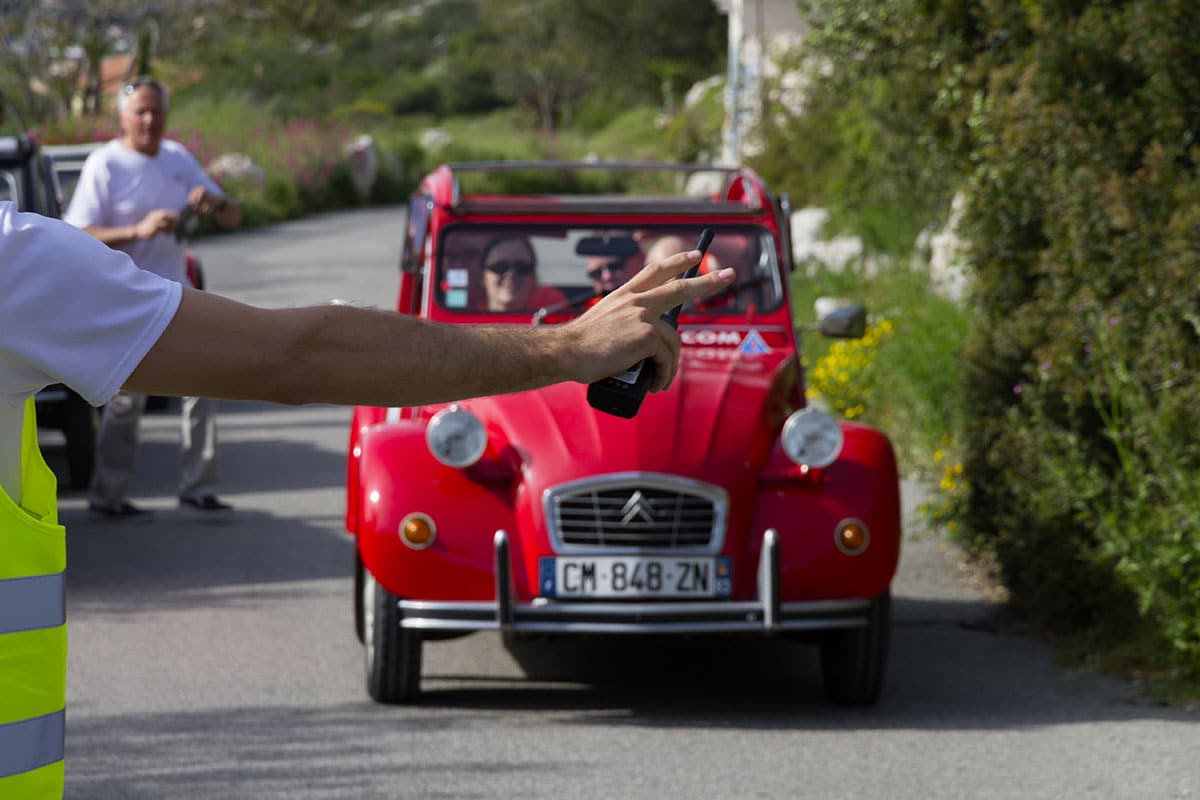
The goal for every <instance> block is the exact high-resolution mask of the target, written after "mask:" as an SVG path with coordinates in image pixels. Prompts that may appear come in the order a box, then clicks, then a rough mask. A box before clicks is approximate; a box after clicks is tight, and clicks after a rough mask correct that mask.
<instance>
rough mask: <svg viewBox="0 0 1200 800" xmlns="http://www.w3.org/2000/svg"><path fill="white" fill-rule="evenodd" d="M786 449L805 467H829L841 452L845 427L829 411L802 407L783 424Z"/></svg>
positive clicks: (792, 457)
mask: <svg viewBox="0 0 1200 800" xmlns="http://www.w3.org/2000/svg"><path fill="white" fill-rule="evenodd" d="M781 439H782V440H783V451H784V452H785V453H787V456H788V458H790V459H791V460H792V461H795V462H796V463H797V464H799V465H800V466H803V467H827V466H829V465H830V464H832V463H833V462H834V461H836V460H837V457H838V455H840V454H841V452H842V427H841V426H840V425H838V423H837V420H836V419H834V418H833V417H832V416H831V415H830V414H829V412H827V411H822V410H821V409H819V408H813V407H812V406H809V407H808V408H802V409H800V410H799V411H797V412H796V413H794V414H792V415H791V416H790V417H788V420H787V422H785V423H784V424H783V434H782V436H781Z"/></svg>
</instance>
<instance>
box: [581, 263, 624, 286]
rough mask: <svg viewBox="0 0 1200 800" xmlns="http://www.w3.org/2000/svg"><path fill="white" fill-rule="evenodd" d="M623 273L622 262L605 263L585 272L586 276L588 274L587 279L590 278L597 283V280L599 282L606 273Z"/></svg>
mask: <svg viewBox="0 0 1200 800" xmlns="http://www.w3.org/2000/svg"><path fill="white" fill-rule="evenodd" d="M624 271H625V264H624V263H623V262H621V261H607V262H605V263H603V264H601V265H600V266H598V267H596V268H594V269H589V270H588V271H587V274H588V277H589V278H591V279H592V280H594V281H598V280H600V278H601V277H603V276H604V273H605V272H607V273H608V274H609V275H616V274H617V273H620V272H624Z"/></svg>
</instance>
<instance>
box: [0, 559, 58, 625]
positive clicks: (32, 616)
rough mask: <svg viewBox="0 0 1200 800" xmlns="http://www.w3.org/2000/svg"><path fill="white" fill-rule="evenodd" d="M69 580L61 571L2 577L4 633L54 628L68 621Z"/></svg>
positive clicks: (0, 615) (0, 621)
mask: <svg viewBox="0 0 1200 800" xmlns="http://www.w3.org/2000/svg"><path fill="white" fill-rule="evenodd" d="M65 583H66V582H65V581H64V580H63V575H62V573H61V572H60V573H58V574H57V575H34V576H33V577H30V578H9V579H8V580H2V581H0V633H17V632H18V631H32V630H37V629H38V628H53V627H55V626H58V625H62V624H63V623H64V622H66V621H67V610H66V602H65V598H64V597H63V591H64V588H65Z"/></svg>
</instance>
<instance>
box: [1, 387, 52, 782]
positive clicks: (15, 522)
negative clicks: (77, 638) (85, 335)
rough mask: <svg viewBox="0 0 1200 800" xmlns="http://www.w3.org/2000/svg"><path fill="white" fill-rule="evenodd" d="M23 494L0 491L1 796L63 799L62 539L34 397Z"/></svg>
mask: <svg viewBox="0 0 1200 800" xmlns="http://www.w3.org/2000/svg"><path fill="white" fill-rule="evenodd" d="M24 417H25V419H24V423H25V424H24V426H23V428H22V436H21V484H20V496H19V497H18V498H13V497H10V496H9V495H8V494H7V493H6V492H5V491H4V490H3V489H0V798H4V799H5V800H8V798H10V797H12V798H22V800H61V799H62V795H63V776H64V769H63V735H64V730H65V710H64V707H65V705H66V688H67V687H66V679H67V626H66V618H65V612H64V608H65V606H64V603H63V586H64V580H63V572H64V570H65V569H66V563H67V551H66V536H65V533H64V531H63V529H62V527H61V526H60V525H59V524H58V511H57V507H56V506H57V502H56V501H57V497H56V496H57V486H56V482H55V479H54V473H53V472H51V471H50V469H49V468H48V467H47V466H46V462H45V461H44V460H43V459H42V455H41V453H39V452H38V447H37V421H36V420H35V419H34V404H33V398H30V399H29V401H28V403H26V406H25V410H24Z"/></svg>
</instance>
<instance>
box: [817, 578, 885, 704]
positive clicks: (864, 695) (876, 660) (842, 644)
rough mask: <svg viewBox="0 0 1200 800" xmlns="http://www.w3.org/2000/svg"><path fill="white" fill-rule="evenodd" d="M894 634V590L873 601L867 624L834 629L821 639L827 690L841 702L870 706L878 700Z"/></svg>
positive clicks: (822, 664)
mask: <svg viewBox="0 0 1200 800" xmlns="http://www.w3.org/2000/svg"><path fill="white" fill-rule="evenodd" d="M891 635H892V593H891V590H890V589H889V590H887V591H885V592H884V593H883V594H881V595H879V596H878V597H876V598H875V599H874V600H872V601H871V607H870V609H869V610H868V612H867V624H866V625H865V626H864V627H861V628H847V629H845V630H839V631H833V632H831V633H829V634H827V635H826V637H825V638H824V639H823V640H822V642H821V675H822V677H823V678H824V681H825V693H826V694H827V695H828V696H829V699H830V700H832V701H833V702H835V703H838V704H840V705H848V706H868V705H874V704H875V703H876V702H877V701H878V700H879V695H880V694H881V693H882V691H883V678H884V674H885V673H886V671H887V656H888V645H889V643H890V642H891Z"/></svg>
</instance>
